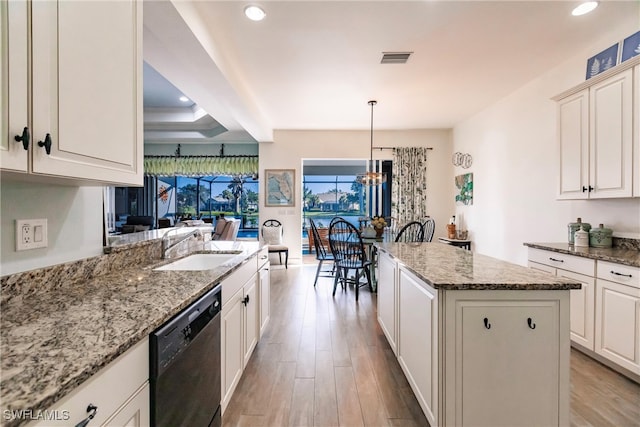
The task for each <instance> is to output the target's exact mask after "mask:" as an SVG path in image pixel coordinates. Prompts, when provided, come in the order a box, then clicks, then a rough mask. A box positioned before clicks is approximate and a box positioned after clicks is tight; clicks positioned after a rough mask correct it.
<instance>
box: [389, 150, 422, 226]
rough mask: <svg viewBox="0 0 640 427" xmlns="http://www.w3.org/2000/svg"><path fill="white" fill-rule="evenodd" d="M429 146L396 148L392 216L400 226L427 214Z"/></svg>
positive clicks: (420, 218) (419, 219)
mask: <svg viewBox="0 0 640 427" xmlns="http://www.w3.org/2000/svg"><path fill="white" fill-rule="evenodd" d="M427 151H428V148H426V147H400V148H394V149H393V169H392V171H393V174H392V185H391V188H392V195H391V216H392V217H394V218H396V220H397V221H398V224H399V225H403V224H406V223H408V222H410V221H421V220H422V219H424V218H425V217H426V216H427Z"/></svg>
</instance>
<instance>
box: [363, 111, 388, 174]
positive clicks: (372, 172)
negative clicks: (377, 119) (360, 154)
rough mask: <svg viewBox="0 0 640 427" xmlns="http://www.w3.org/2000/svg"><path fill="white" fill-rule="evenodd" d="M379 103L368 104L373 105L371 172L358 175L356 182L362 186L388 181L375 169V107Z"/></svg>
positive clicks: (370, 150) (370, 152) (370, 149)
mask: <svg viewBox="0 0 640 427" xmlns="http://www.w3.org/2000/svg"><path fill="white" fill-rule="evenodd" d="M377 103H378V101H373V100H372V101H369V102H368V104H369V105H371V145H370V147H369V171H367V172H364V173H361V174H358V176H357V178H356V181H357V182H358V183H359V184H362V185H369V186H373V185H380V184H382V183H383V182H385V181H386V180H387V177H386V176H385V174H383V173H381V172H374V171H373V170H372V169H373V106H374V105H376V104H377Z"/></svg>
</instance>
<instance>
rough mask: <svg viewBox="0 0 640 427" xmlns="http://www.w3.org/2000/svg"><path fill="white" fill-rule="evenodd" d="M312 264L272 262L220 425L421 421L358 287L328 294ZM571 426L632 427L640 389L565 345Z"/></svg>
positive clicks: (371, 298) (637, 422)
mask: <svg viewBox="0 0 640 427" xmlns="http://www.w3.org/2000/svg"><path fill="white" fill-rule="evenodd" d="M314 274H315V265H309V264H306V265H304V266H289V269H288V270H285V269H284V268H283V267H280V266H278V265H277V264H276V265H273V264H272V269H271V310H272V311H271V322H270V324H269V326H268V327H267V329H266V331H265V334H264V335H263V337H262V338H261V340H260V342H259V344H258V346H257V347H256V350H255V351H254V354H253V356H252V358H251V360H250V362H249V364H248V365H247V367H246V369H245V372H244V374H243V376H242V378H241V380H240V383H239V384H238V387H237V389H236V391H235V394H234V395H233V397H232V399H231V402H230V403H229V406H228V407H227V410H226V412H225V414H224V417H223V426H225V427H231V426H255V427H266V426H269V427H271V426H273V427H285V426H349V427H351V426H375V427H382V426H407V427H408V426H428V425H429V424H428V422H427V420H426V419H425V417H424V415H423V413H422V410H421V409H420V406H419V405H418V402H417V401H416V399H415V396H414V395H413V392H412V391H411V388H410V386H409V384H408V383H407V381H406V379H405V377H404V374H403V373H402V370H401V368H400V366H399V365H398V362H397V360H396V358H395V356H394V355H393V352H392V350H391V348H390V347H389V344H388V343H387V341H386V338H385V337H384V334H383V333H382V330H381V329H380V327H379V326H378V322H377V317H376V296H375V294H374V295H372V294H371V293H370V292H369V291H368V290H367V289H366V287H363V288H361V289H360V291H361V292H360V301H359V303H358V304H356V302H355V296H354V293H353V289H349V290H348V291H346V292H342V291H341V290H340V288H338V292H337V293H336V296H335V298H333V297H332V296H331V290H332V285H333V282H332V280H331V279H330V278H320V279H318V285H317V286H316V287H315V288H314V287H313V278H314ZM571 425H572V426H594V427H601V426H616V427H626V426H629V427H635V426H640V386H639V385H638V384H636V383H634V382H632V381H630V380H628V379H626V378H625V377H623V376H621V375H619V374H617V373H615V372H614V371H612V370H610V369H609V368H607V367H605V366H603V365H601V364H599V363H598V362H595V361H593V360H592V359H590V358H588V357H586V356H584V355H583V354H581V353H579V352H577V351H575V350H572V351H571Z"/></svg>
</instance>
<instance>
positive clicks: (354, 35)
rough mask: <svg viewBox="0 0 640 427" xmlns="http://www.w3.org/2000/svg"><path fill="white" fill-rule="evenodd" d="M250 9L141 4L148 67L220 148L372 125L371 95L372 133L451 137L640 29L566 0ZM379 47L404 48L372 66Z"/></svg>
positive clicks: (632, 9) (617, 7)
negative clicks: (215, 126)
mask: <svg viewBox="0 0 640 427" xmlns="http://www.w3.org/2000/svg"><path fill="white" fill-rule="evenodd" d="M249 3H250V2H245V1H187V0H177V1H173V2H168V1H164V2H158V1H146V2H145V11H144V22H145V34H144V49H145V61H147V62H148V63H149V64H150V65H151V66H153V67H154V68H155V69H156V70H157V71H159V72H160V74H162V75H163V76H164V77H166V78H167V79H168V80H169V81H171V82H172V83H173V84H174V85H175V86H176V87H178V88H180V91H182V93H184V94H185V95H187V96H188V97H189V98H191V99H193V100H194V101H195V103H196V104H197V105H196V108H197V107H200V108H202V109H203V110H204V111H206V112H207V113H209V115H211V116H212V117H215V120H216V121H217V122H218V123H219V124H220V125H221V126H222V127H224V129H226V130H228V132H224V133H221V134H219V136H218V138H222V137H223V136H224V135H226V136H225V137H226V138H227V141H232V140H233V138H232V137H233V135H236V136H238V138H240V139H242V138H245V139H244V141H245V142H246V141H250V140H255V141H272V140H273V130H274V129H318V130H319V129H332V130H341V129H368V128H369V126H370V107H369V105H367V101H368V100H370V99H376V100H377V101H378V104H377V106H376V107H375V128H376V129H421V128H451V127H453V126H454V125H455V124H456V123H458V122H460V121H462V120H464V119H466V118H468V117H470V116H471V115H473V114H475V113H477V112H479V111H481V110H482V109H483V108H485V107H486V106H488V105H490V104H492V103H494V102H496V101H497V100H499V99H501V98H503V97H505V96H506V95H508V94H509V93H511V92H513V91H514V90H516V89H517V88H519V87H521V86H523V85H524V84H525V83H527V82H529V81H531V80H532V79H534V78H536V77H537V76H540V75H541V74H543V73H544V72H545V70H548V69H550V68H552V67H554V66H556V65H558V64H559V63H561V62H562V61H563V60H565V59H566V58H569V57H571V56H572V55H574V54H575V52H576V51H580V49H584V46H586V45H589V44H592V43H595V42H597V41H598V39H599V38H600V37H602V33H601V32H600V29H601V28H605V27H607V26H609V27H611V26H615V25H617V23H620V22H629V20H635V21H636V22H638V23H639V24H640V2H638V1H602V2H601V3H600V6H599V7H598V8H597V9H596V10H595V11H594V12H592V13H591V14H589V15H585V16H582V17H573V16H571V10H572V9H573V7H575V6H576V5H577V4H578V2H574V1H491V2H489V1H453V0H448V1H299V0H289V1H269V0H267V1H262V2H260V4H261V6H262V7H263V8H264V10H265V11H266V13H267V17H266V18H265V19H264V20H263V21H261V22H253V21H250V20H248V19H247V18H246V17H245V16H244V14H243V8H244V7H245V6H246V5H247V4H249ZM613 42H615V40H612V41H611V43H613ZM606 47H608V46H603V49H604V48H606ZM383 52H413V53H412V55H411V56H410V58H409V60H408V61H407V63H406V64H381V63H380V60H381V57H382V53H383ZM595 53H597V52H593V54H595ZM586 59H587V58H585V64H586ZM146 84H147V82H146V81H145V86H146ZM157 90H161V89H157ZM146 99H147V94H145V102H146Z"/></svg>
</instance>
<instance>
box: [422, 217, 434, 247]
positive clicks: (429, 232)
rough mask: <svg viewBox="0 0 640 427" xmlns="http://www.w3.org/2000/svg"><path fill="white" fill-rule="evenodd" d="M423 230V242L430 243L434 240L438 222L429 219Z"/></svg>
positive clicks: (423, 224) (423, 225)
mask: <svg viewBox="0 0 640 427" xmlns="http://www.w3.org/2000/svg"><path fill="white" fill-rule="evenodd" d="M422 228H423V229H424V237H423V239H422V241H423V242H430V241H432V240H433V233H434V232H435V230H436V222H435V220H434V219H433V218H427V220H426V221H425V222H423V223H422Z"/></svg>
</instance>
